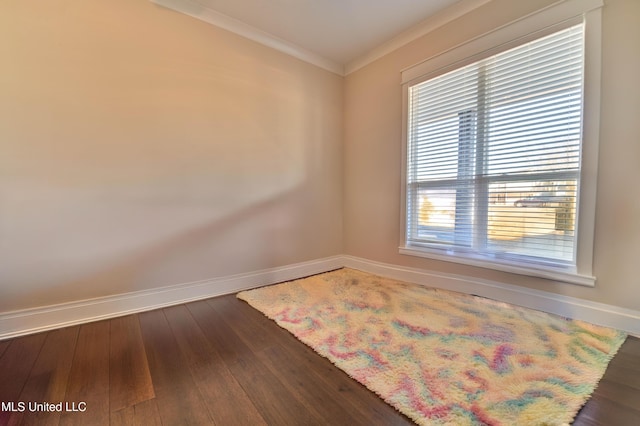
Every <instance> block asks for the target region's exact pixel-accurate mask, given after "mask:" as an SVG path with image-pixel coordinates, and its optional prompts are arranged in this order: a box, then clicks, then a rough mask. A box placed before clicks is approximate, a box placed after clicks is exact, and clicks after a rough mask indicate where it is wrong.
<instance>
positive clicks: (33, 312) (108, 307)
mask: <svg viewBox="0 0 640 426" xmlns="http://www.w3.org/2000/svg"><path fill="white" fill-rule="evenodd" d="M342 267H348V268H353V269H359V270H361V271H364V272H369V273H372V274H376V275H381V276H385V277H389V278H394V279H397V280H401V281H406V282H411V283H416V284H420V285H425V286H429V287H435V288H442V289H446V290H451V291H457V292H460V293H467V294H477V295H478V296H483V297H488V298H491V299H495V300H499V301H501V302H507V303H512V304H514V305H518V306H524V307H527V308H531V309H537V310H540V311H544V312H548V313H551V314H556V315H561V316H564V317H569V318H574V319H579V320H583V321H587V322H590V323H593V324H599V325H603V326H607V327H613V328H616V329H619V330H624V331H626V332H628V333H630V334H633V335H636V336H640V311H637V310H632V309H626V308H621V307H617V306H613V305H606V304H603V303H598V302H591V301H588V300H583V299H578V298H575V297H569V296H564V295H560V294H555V293H550V292H546V291H540V290H534V289H529V288H524V287H519V286H516V285H509V284H504V283H498V282H493V281H488V280H481V279H478V278H473V277H468V276H461V275H454V274H444V273H436V272H432V271H426V270H422V269H415V268H408V267H403V266H397V265H391V264H387V263H380V262H375V261H371V260H367V259H363V258H358V257H353V256H333V257H328V258H324V259H318V260H314V261H309V262H303V263H296V264H293V265H287V266H283V267H278V268H271V269H265V270H261V271H255V272H251V273H247V274H239V275H232V276H227V277H221V278H214V279H210V280H203V281H197V282H192V283H186V284H179V285H174V286H169V287H162V288H158V289H153V290H146V291H138V292H132V293H125V294H120V295H115V296H108V297H100V298H96V299H89V300H81V301H76V302H70V303H63V304H59V305H51V306H44V307H39V308H31V309H24V310H19V311H13V312H5V313H0V340H3V339H8V338H11V337H17V336H22V335H26V334H31V333H37V332H41V331H47V330H52V329H56V328H61V327H67V326H71V325H77V324H83V323H87V322H92V321H98V320H102V319H108V318H115V317H118V316H122V315H128V314H132V313H136V312H143V311H149V310H152V309H158V308H163V307H167V306H171V305H177V304H181V303H186V302H191V301H194V300H201V299H206V298H209V297H215V296H221V295H224V294H230V293H236V292H238V291H241V290H246V289H250V288H255V287H261V286H265V285H269V284H275V283H279V282H283V281H289V280H294V279H297V278H302V277H306V276H309V275H313V274H319V273H322V272H327V271H331V270H334V269H338V268H342Z"/></svg>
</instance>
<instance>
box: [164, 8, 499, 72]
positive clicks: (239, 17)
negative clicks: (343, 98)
mask: <svg viewBox="0 0 640 426" xmlns="http://www.w3.org/2000/svg"><path fill="white" fill-rule="evenodd" d="M152 1H153V2H154V3H157V4H159V5H162V6H165V7H168V8H171V9H174V10H177V11H180V12H182V13H186V14H188V15H190V16H193V17H196V18H198V19H201V20H204V21H206V22H209V23H212V24H214V25H217V26H220V27H222V28H225V29H227V30H230V31H233V32H236V33H238V34H240V35H243V36H245V37H248V38H250V39H253V40H255V41H259V42H261V43H263V44H266V45H269V46H271V47H274V48H276V49H278V50H281V51H284V52H285V53H288V54H291V55H293V56H297V57H299V58H300V59H303V60H306V61H308V62H311V63H314V64H316V65H319V66H321V67H323V68H326V69H328V70H330V71H333V72H336V73H338V74H345V73H348V72H350V71H353V70H355V69H357V68H359V67H361V66H362V65H363V64H366V63H368V62H370V61H371V60H374V59H376V58H377V57H379V56H382V55H383V54H385V53H388V51H390V50H393V49H394V48H397V47H399V46H400V45H402V44H405V43H407V42H409V41H411V40H413V39H415V38H417V37H419V36H420V35H422V34H424V33H426V32H428V31H429V30H431V29H433V28H435V27H437V26H440V25H442V24H444V23H446V22H448V21H450V20H452V19H455V18H457V17H458V16H461V15H462V14H464V13H467V12H468V11H470V10H472V9H474V8H476V7H478V6H480V5H482V4H484V3H486V2H488V1H489V0H152ZM383 50H385V51H383Z"/></svg>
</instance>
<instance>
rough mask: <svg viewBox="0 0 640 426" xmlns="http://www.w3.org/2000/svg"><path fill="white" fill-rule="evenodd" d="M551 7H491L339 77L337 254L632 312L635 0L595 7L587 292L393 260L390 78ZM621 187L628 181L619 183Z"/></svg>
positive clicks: (638, 200) (394, 80)
mask: <svg viewBox="0 0 640 426" xmlns="http://www.w3.org/2000/svg"><path fill="white" fill-rule="evenodd" d="M550 3H553V1H551V0H536V1H527V2H517V1H513V0H496V1H494V2H491V3H489V4H487V5H485V6H483V7H481V8H480V9H477V10H475V11H474V12H472V13H471V14H469V15H466V16H464V17H462V18H460V19H458V20H457V21H454V22H451V23H450V24H448V25H446V26H444V27H441V28H439V29H438V30H436V31H434V32H432V33H430V34H427V35H426V36H424V37H422V38H421V39H419V40H416V41H415V42H413V43H411V44H409V45H407V46H405V47H403V48H401V49H398V50H397V51H395V52H393V53H391V54H389V55H387V56H385V57H383V58H381V59H379V60H378V61H376V62H374V63H372V64H370V65H368V66H367V67H365V68H363V69H361V70H359V71H357V72H355V73H353V74H350V75H349V76H347V78H346V80H345V118H344V120H345V141H344V143H345V148H344V164H345V175H344V191H345V192H344V229H345V240H344V241H345V251H346V253H347V254H350V255H354V256H360V257H364V258H367V259H371V260H376V261H381V262H386V263H391V264H397V265H403V266H411V267H417V268H423V269H428V270H433V271H442V272H447V273H454V274H462V275H468V276H472V277H479V278H485V279H490V280H496V281H499V282H504V283H509V284H516V285H520V286H525V287H531V288H535V289H540V290H546V291H551V292H555V293H559V294H566V295H570V296H574V297H579V298H583V299H588V300H593V301H598V302H602V303H607V304H613V305H617V306H620V307H626V308H632V309H640V284H639V283H640V279H639V278H638V270H637V269H635V267H636V265H637V264H638V254H639V253H640V196H638V189H637V187H638V185H640V166H639V165H640V139H639V137H640V136H639V135H640V119H639V117H640V84H639V83H638V76H640V50H639V49H638V40H640V26H639V25H638V22H639V20H640V1H637V0H605V4H606V5H605V7H604V9H603V40H602V41H603V69H602V77H603V80H602V113H601V138H600V163H599V177H598V188H597V190H598V204H597V210H596V242H595V255H594V273H595V275H596V277H597V283H596V287H595V288H585V287H580V286H577V285H572V284H561V283H555V282H550V281H547V280H543V279H536V278H530V277H523V276H519V275H511V274H507V273H499V272H494V271H489V270H485V269H480V268H474V267H471V266H463V265H458V264H454V263H448V262H439V261H435V260H428V259H422V258H416V257H411V256H405V255H400V254H398V246H399V241H400V234H401V231H400V190H401V188H400V179H401V144H402V142H401V129H402V117H401V108H402V104H401V87H400V72H401V70H402V69H404V68H406V67H409V66H412V65H414V64H416V63H418V62H420V61H422V60H424V59H426V58H428V57H430V56H432V55H434V54H437V53H439V52H442V51H443V50H446V49H447V48H450V47H453V46H455V45H457V44H459V43H461V42H464V41H465V40H468V39H470V38H472V37H474V36H477V35H481V34H483V33H484V32H486V31H488V30H490V29H491V28H495V27H497V26H500V25H503V24H505V23H507V22H509V21H511V20H513V19H516V18H518V17H520V16H524V15H526V14H527V13H530V12H532V11H534V10H536V9H537V8H539V7H543V6H544V5H547V4H550ZM624 182H629V183H624Z"/></svg>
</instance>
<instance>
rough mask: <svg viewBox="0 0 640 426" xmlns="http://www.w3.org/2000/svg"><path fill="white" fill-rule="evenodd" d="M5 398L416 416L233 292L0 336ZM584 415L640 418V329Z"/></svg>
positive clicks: (132, 412) (170, 408)
mask: <svg viewBox="0 0 640 426" xmlns="http://www.w3.org/2000/svg"><path fill="white" fill-rule="evenodd" d="M0 401H2V402H3V403H7V402H14V403H15V406H14V408H15V409H16V410H18V408H19V406H18V402H19V401H22V402H25V403H28V402H29V401H31V402H36V401H37V402H50V403H58V402H63V404H64V403H67V404H75V405H74V406H70V407H69V408H74V407H75V409H76V411H65V412H57V411H53V412H43V411H39V412H35V413H32V412H30V411H29V409H28V407H27V409H25V410H24V411H22V412H21V411H9V410H7V409H6V408H8V407H4V408H5V409H4V410H2V411H0V425H1V426H4V425H109V424H111V425H171V426H173V425H232V426H233V425H385V426H386V425H411V424H413V423H412V422H411V420H409V419H408V418H406V417H405V416H403V415H402V414H400V413H398V412H397V411H395V410H394V409H393V408H392V407H390V406H389V405H387V404H386V403H384V402H383V401H382V400H381V399H379V398H378V397H377V396H375V395H374V394H373V393H372V392H370V391H369V390H367V389H366V388H365V387H363V386H362V385H360V384H359V383H357V382H355V381H354V380H352V379H350V378H349V377H348V376H347V375H346V374H345V373H343V372H342V371H340V370H339V369H337V368H336V367H334V366H333V365H332V364H331V363H330V362H329V361H327V360H326V359H324V358H322V357H320V356H319V355H317V354H316V353H315V352H313V351H312V350H311V349H310V348H308V347H307V346H305V345H304V344H302V343H301V342H299V341H298V340H296V339H295V338H294V337H293V336H291V335H290V334H289V333H288V332H286V331H285V330H283V329H281V328H280V327H278V326H277V325H276V324H275V323H274V322H272V321H270V320H268V319H267V318H265V317H264V316H263V315H262V314H261V313H259V312H258V311H256V310H254V309H253V308H251V307H249V305H247V304H246V303H244V302H242V301H239V300H237V299H236V298H235V296H233V295H229V296H223V297H217V298H213V299H208V300H205V301H198V302H193V303H188V304H184V305H178V306H174V307H170V308H165V309H161V310H156V311H150V312H145V313H141V314H136V315H130V316H126V317H121V318H115V319H111V320H106V321H100V322H94V323H90V324H85V325H81V326H75V327H68V328H64V329H60V330H54V331H49V332H45V333H40V334H34V335H30V336H25V337H19V338H15V339H11V340H5V341H0ZM81 403H83V404H84V403H86V407H85V406H84V405H82V404H81ZM83 410H84V411H83ZM574 424H575V425H634V426H635V425H638V424H640V339H638V338H635V337H630V338H629V339H627V341H626V342H625V344H624V345H623V346H622V348H621V350H620V351H619V353H618V354H617V355H616V357H615V358H614V359H613V361H612V362H611V364H610V366H609V368H608V370H607V372H606V374H605V376H604V378H603V379H602V381H601V382H600V385H599V386H598V388H597V389H596V392H595V393H594V395H593V397H592V398H591V399H590V400H589V402H588V403H587V404H586V405H585V406H584V407H583V409H582V410H581V412H580V413H579V415H578V417H577V418H576V420H575V422H574Z"/></svg>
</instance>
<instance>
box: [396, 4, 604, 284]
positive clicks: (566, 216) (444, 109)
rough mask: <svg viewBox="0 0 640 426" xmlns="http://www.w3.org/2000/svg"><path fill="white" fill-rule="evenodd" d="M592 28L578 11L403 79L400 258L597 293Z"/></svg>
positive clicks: (410, 72)
mask: <svg viewBox="0 0 640 426" xmlns="http://www.w3.org/2000/svg"><path fill="white" fill-rule="evenodd" d="M573 3H579V2H573ZM547 13H549V12H548V11H547ZM585 32H586V27H585V19H584V17H583V16H582V15H581V16H579V17H577V18H573V19H569V20H563V21H562V22H561V23H560V24H558V25H555V26H546V27H545V28H544V30H542V31H538V32H532V33H529V34H527V35H526V36H525V37H519V38H517V39H516V40H515V41H511V42H510V43H502V44H500V47H499V48H497V49H489V50H485V51H483V52H481V53H480V54H478V55H472V56H470V57H467V58H464V60H463V61H462V62H460V61H455V62H453V63H452V65H447V66H444V67H439V68H438V69H436V70H434V71H432V72H427V73H426V74H423V75H420V76H418V77H417V78H412V79H411V80H409V81H405V84H404V87H405V99H406V101H407V102H406V111H405V116H406V126H407V127H406V146H405V150H406V159H405V160H406V163H405V172H406V175H405V181H404V192H405V194H404V200H403V208H404V209H405V226H404V227H403V228H404V230H405V235H404V238H403V240H404V244H403V247H401V252H402V253H405V254H417V255H420V256H427V257H435V258H439V259H444V260H450V261H455V262H463V263H470V264H474V265H478V266H483V267H490V268H494V269H501V270H506V271H510V272H516V273H524V274H528V275H537V276H543V277H547V278H554V279H560V280H563V281H569V282H576V283H579V284H586V285H593V282H594V279H593V278H592V277H591V276H590V275H591V270H590V269H591V260H590V259H588V261H586V262H583V263H584V264H579V261H580V260H584V259H585V258H586V256H585V253H587V254H590V252H591V251H590V250H592V249H590V248H588V247H587V249H584V247H585V246H586V245H587V244H589V245H592V241H587V242H586V243H585V241H586V240H588V239H591V240H592V237H590V234H591V233H592V231H591V233H590V232H589V230H588V228H589V224H586V225H585V222H584V221H583V222H580V220H579V218H580V217H581V216H580V215H581V214H582V209H583V208H593V206H592V205H589V203H588V202H587V201H585V202H582V200H581V199H582V197H583V195H585V193H586V192H589V190H588V189H585V188H584V187H585V184H586V183H587V182H586V179H583V175H584V174H585V170H584V167H583V165H585V164H586V165H587V166H586V167H587V172H586V173H587V174H588V175H589V176H591V175H592V174H593V170H592V169H593V167H592V166H591V165H592V164H593V161H594V160H593V158H588V159H587V160H586V161H585V159H584V158H583V157H584V155H585V150H584V149H583V147H584V145H585V127H584V125H583V124H584V117H585V111H584V108H583V106H584V105H585V90H584V89H585V84H584V83H585V73H584V70H585V55H584V53H585ZM445 59H446V58H445ZM442 60H443V58H442V57H438V58H436V61H435V62H438V61H442ZM427 66H429V65H428V64H427ZM431 66H432V67H434V66H433V65H431ZM420 67H422V68H424V64H422V65H421V66H420ZM408 74H410V75H415V74H416V71H415V70H414V69H412V70H409V72H408ZM403 77H404V74H403ZM589 94H590V95H591V93H589ZM589 100H591V98H590V99H589ZM596 136H597V135H596ZM596 141H597V138H596ZM586 151H589V150H586ZM591 151H592V150H591ZM591 151H589V152H591ZM590 155H591V154H590ZM591 157H592V155H591ZM594 186H595V185H594ZM593 192H594V191H593V189H591V194H586V195H585V198H586V199H587V200H592V201H593V199H594V193H593ZM592 226H593V225H592V224H591V227H592ZM583 228H584V229H587V230H586V231H585V234H586V237H585V238H583V239H582V240H580V237H583V236H582V232H583ZM580 242H582V243H583V244H582V247H583V248H582V249H581V244H580ZM585 272H586V274H585Z"/></svg>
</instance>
